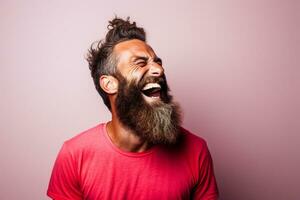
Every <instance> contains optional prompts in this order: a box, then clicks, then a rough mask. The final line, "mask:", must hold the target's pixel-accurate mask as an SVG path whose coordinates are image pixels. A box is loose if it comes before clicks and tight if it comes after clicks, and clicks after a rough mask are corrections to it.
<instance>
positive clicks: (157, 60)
mask: <svg viewBox="0 0 300 200" xmlns="http://www.w3.org/2000/svg"><path fill="white" fill-rule="evenodd" d="M138 60H143V61H148V60H149V57H146V56H136V57H134V58H133V62H136V61H138ZM153 61H154V62H160V63H162V60H161V58H159V57H157V56H155V57H154V59H153Z"/></svg>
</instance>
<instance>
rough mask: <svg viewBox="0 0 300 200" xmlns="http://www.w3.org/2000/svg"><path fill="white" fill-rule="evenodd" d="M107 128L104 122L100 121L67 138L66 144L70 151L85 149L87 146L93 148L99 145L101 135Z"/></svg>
mask: <svg viewBox="0 0 300 200" xmlns="http://www.w3.org/2000/svg"><path fill="white" fill-rule="evenodd" d="M104 128H105V124H104V123H100V124H98V125H96V126H94V127H92V128H89V129H87V130H85V131H82V132H80V133H78V134H77V135H75V136H74V137H72V138H70V139H68V140H66V141H65V142H64V146H65V147H66V148H68V149H69V150H70V151H76V150H84V149H86V148H92V147H93V146H96V145H97V146H98V145H99V141H101V136H102V135H103V131H104Z"/></svg>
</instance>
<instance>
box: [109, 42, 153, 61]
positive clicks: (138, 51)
mask: <svg viewBox="0 0 300 200" xmlns="http://www.w3.org/2000/svg"><path fill="white" fill-rule="evenodd" d="M114 53H115V55H116V56H117V58H118V60H119V62H123V61H130V60H131V59H133V58H135V57H149V58H153V57H155V53H154V51H153V49H152V48H151V47H150V46H149V45H148V44H146V43H145V42H143V41H141V40H137V39H133V40H127V41H124V42H120V43H119V44H117V45H116V46H115V47H114Z"/></svg>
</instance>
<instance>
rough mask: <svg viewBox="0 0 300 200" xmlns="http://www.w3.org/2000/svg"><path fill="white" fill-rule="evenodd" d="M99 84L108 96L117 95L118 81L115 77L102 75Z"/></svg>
mask: <svg viewBox="0 0 300 200" xmlns="http://www.w3.org/2000/svg"><path fill="white" fill-rule="evenodd" d="M99 84H100V87H101V88H102V90H104V91H105V92H106V93H107V94H115V93H117V91H118V80H117V79H116V78H115V77H113V76H109V75H102V76H101V77H100V79H99Z"/></svg>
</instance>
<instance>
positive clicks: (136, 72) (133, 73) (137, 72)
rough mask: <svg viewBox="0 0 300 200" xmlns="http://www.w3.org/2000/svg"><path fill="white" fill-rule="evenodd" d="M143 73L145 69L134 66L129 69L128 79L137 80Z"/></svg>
mask: <svg viewBox="0 0 300 200" xmlns="http://www.w3.org/2000/svg"><path fill="white" fill-rule="evenodd" d="M145 73H146V71H145V69H143V68H134V69H133V70H131V71H130V79H131V80H136V81H138V82H139V81H140V80H141V78H142V77H143V75H144V74H145Z"/></svg>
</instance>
